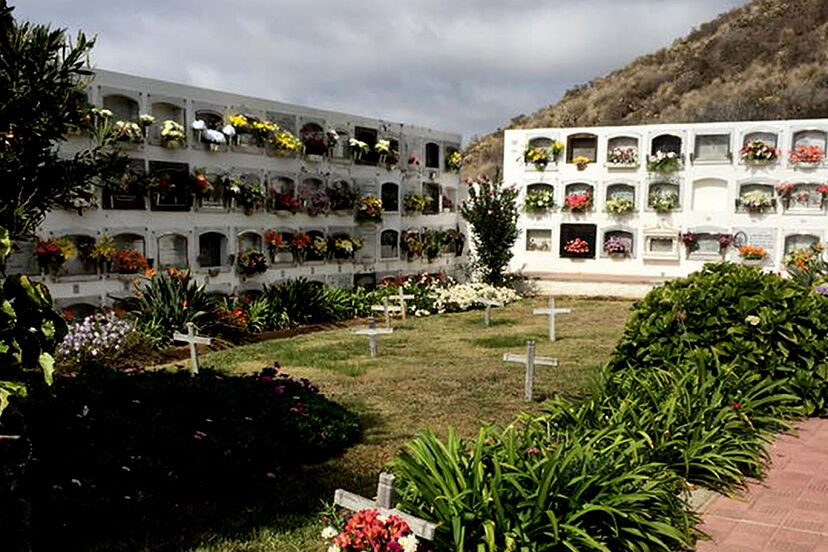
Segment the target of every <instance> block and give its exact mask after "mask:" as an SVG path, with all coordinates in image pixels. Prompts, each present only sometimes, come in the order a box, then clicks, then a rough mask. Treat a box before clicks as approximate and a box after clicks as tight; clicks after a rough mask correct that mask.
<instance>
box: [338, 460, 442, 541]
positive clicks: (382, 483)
mask: <svg viewBox="0 0 828 552" xmlns="http://www.w3.org/2000/svg"><path fill="white" fill-rule="evenodd" d="M334 504H336V505H337V506H341V507H342V508H345V509H346V510H350V511H352V512H359V511H360V510H377V512H378V513H379V514H380V515H383V516H397V517H399V518H402V519H403V520H405V522H406V523H407V524H408V527H410V528H411V532H412V533H414V534H415V535H416V536H418V537H420V538H422V539H425V540H430V541H433V540H434V532H435V531H436V530H437V525H436V524H434V523H431V522H430V521H426V520H424V519H420V518H418V517H414V516H412V515H410V514H406V513H405V512H401V511H399V510H397V509H396V508H394V504H395V498H394V475H392V474H390V473H381V474H380V476H379V484H378V485H377V499H376V500H371V499H369V498H365V497H362V496H359V495H358V494H354V493H351V492H348V491H346V490H343V489H337V490H336V492H335V493H334Z"/></svg>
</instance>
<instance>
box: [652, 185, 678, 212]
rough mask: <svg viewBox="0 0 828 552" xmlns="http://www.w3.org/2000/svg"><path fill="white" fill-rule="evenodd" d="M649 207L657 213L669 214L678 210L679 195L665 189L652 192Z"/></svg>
mask: <svg viewBox="0 0 828 552" xmlns="http://www.w3.org/2000/svg"><path fill="white" fill-rule="evenodd" d="M649 205H650V208H651V209H652V210H653V211H655V212H656V213H667V212H669V211H672V210H673V209H676V208H678V206H679V198H678V194H677V193H676V192H674V191H672V190H666V189H664V188H661V189H657V190H653V191H651V192H650V196H649Z"/></svg>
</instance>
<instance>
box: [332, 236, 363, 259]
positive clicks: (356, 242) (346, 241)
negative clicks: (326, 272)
mask: <svg viewBox="0 0 828 552" xmlns="http://www.w3.org/2000/svg"><path fill="white" fill-rule="evenodd" d="M362 245H363V244H362V240H360V239H357V238H354V237H352V236H339V237H331V238H329V239H328V251H329V252H330V253H331V255H332V256H333V258H335V259H353V258H354V255H356V252H357V251H359V250H360V249H362Z"/></svg>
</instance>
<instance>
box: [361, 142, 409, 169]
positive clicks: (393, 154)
mask: <svg viewBox="0 0 828 552" xmlns="http://www.w3.org/2000/svg"><path fill="white" fill-rule="evenodd" d="M363 143H364V142H363ZM374 152H376V154H377V155H378V156H379V164H380V165H395V164H396V163H397V161H399V159H400V155H399V153H398V152H397V151H396V150H394V149H392V148H391V141H390V140H385V139H383V140H377V143H376V144H374Z"/></svg>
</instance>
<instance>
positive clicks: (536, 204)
mask: <svg viewBox="0 0 828 552" xmlns="http://www.w3.org/2000/svg"><path fill="white" fill-rule="evenodd" d="M554 208H555V193H554V191H553V190H549V189H544V188H541V189H539V190H529V191H527V192H526V199H525V200H524V201H523V209H524V210H525V211H526V212H527V213H534V212H536V211H546V210H547V209H554Z"/></svg>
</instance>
